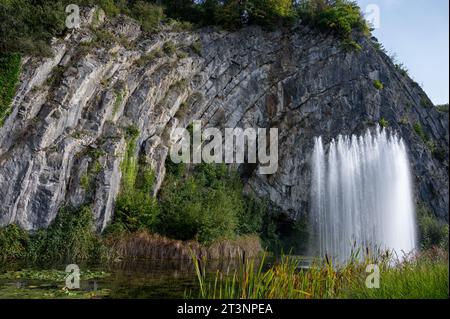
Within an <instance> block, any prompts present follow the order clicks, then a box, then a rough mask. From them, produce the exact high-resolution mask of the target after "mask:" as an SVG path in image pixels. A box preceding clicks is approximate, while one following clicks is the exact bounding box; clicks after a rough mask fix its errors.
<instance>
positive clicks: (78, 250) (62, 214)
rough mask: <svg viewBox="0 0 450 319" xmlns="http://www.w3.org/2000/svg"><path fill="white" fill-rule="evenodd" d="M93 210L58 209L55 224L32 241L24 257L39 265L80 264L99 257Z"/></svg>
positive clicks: (36, 235)
mask: <svg viewBox="0 0 450 319" xmlns="http://www.w3.org/2000/svg"><path fill="white" fill-rule="evenodd" d="M99 248H100V242H99V240H98V238H97V236H96V234H95V232H94V223H93V218H92V210H91V208H90V207H89V206H84V207H80V208H78V209H75V208H69V207H64V208H61V209H60V211H59V213H58V215H57V216H56V218H55V220H54V222H53V223H52V224H51V225H50V226H49V227H48V228H47V229H41V230H39V231H37V232H36V234H35V235H33V236H32V237H31V240H30V243H29V246H28V251H27V257H28V258H29V259H30V260H31V261H39V262H74V263H78V262H83V261H88V260H91V259H93V258H95V257H97V256H98V250H99Z"/></svg>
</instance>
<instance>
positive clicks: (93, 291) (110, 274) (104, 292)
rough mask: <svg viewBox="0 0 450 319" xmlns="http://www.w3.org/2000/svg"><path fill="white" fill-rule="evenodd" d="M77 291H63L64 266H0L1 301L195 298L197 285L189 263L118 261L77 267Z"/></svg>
mask: <svg viewBox="0 0 450 319" xmlns="http://www.w3.org/2000/svg"><path fill="white" fill-rule="evenodd" d="M239 262H240V261H239V260H227V261H218V260H217V261H208V262H207V267H206V271H207V272H208V273H211V274H212V273H215V272H216V271H217V270H221V271H224V272H226V271H229V272H230V273H231V272H233V271H234V269H236V268H237V265H238V263H239ZM79 267H80V271H81V281H80V289H78V290H68V289H66V288H65V276H66V273H65V268H66V265H45V266H40V267H37V266H36V265H29V264H26V263H8V264H3V265H0V298H51V299H54V298H132V299H139V298H143V299H144V298H145V299H150V298H158V299H159V298H186V297H187V298H189V297H193V298H195V297H196V296H197V294H198V283H197V278H196V274H195V269H194V266H193V263H192V261H190V260H145V261H135V260H133V261H120V262H116V263H110V264H102V265H98V264H97V265H96V264H87V265H79Z"/></svg>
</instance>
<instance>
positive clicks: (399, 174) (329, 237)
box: [311, 128, 416, 262]
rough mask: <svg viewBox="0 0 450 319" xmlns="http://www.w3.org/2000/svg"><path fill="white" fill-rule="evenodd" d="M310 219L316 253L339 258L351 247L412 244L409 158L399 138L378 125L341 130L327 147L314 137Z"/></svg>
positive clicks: (402, 249)
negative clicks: (358, 132)
mask: <svg viewBox="0 0 450 319" xmlns="http://www.w3.org/2000/svg"><path fill="white" fill-rule="evenodd" d="M312 168H313V169H312V211H311V222H312V226H313V228H312V231H313V234H314V236H315V237H314V238H313V240H312V244H313V248H315V253H316V254H319V255H320V256H322V257H323V256H325V255H327V256H328V257H330V258H333V259H334V260H336V261H338V262H343V261H345V260H347V259H348V258H349V257H350V254H351V252H352V249H354V248H355V247H356V248H365V247H369V248H371V249H377V248H380V249H389V250H393V251H395V252H396V253H397V254H398V255H399V256H400V255H403V254H404V253H408V252H411V251H412V250H414V249H415V248H416V234H415V233H416V232H415V211H414V204H413V194H412V184H411V176H410V168H409V161H408V156H407V152H406V147H405V144H404V143H403V140H402V139H401V138H399V137H398V136H397V135H396V134H388V133H387V132H386V131H385V130H380V129H379V128H377V129H376V130H375V132H373V133H371V132H370V131H367V133H366V134H365V135H364V136H360V137H356V136H354V135H353V136H351V137H349V136H339V137H338V138H337V140H334V139H333V140H332V141H331V143H330V146H329V149H328V151H327V152H326V151H325V150H324V147H323V144H322V138H321V137H318V138H315V145H314V153H313V157H312Z"/></svg>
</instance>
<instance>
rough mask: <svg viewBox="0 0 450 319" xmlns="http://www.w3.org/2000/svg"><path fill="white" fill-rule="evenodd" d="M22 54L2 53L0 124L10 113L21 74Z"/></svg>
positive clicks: (0, 66)
mask: <svg viewBox="0 0 450 319" xmlns="http://www.w3.org/2000/svg"><path fill="white" fill-rule="evenodd" d="M20 60H21V59H20V55H19V54H5V55H2V54H0V126H1V125H2V124H3V122H4V120H5V119H6V117H7V116H8V115H9V112H10V108H11V102H12V99H13V97H14V94H15V92H16V87H17V83H18V81H19V75H20Z"/></svg>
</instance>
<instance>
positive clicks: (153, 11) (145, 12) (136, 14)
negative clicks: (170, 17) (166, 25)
mask: <svg viewBox="0 0 450 319" xmlns="http://www.w3.org/2000/svg"><path fill="white" fill-rule="evenodd" d="M131 15H132V17H133V18H135V19H136V20H137V21H139V23H140V25H141V28H142V30H143V31H145V32H154V31H157V30H158V28H159V25H160V23H161V20H162V19H163V18H164V12H163V8H162V7H161V6H158V5H154V4H151V3H148V2H144V1H137V2H136V3H135V4H134V5H133V7H132V9H131Z"/></svg>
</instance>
